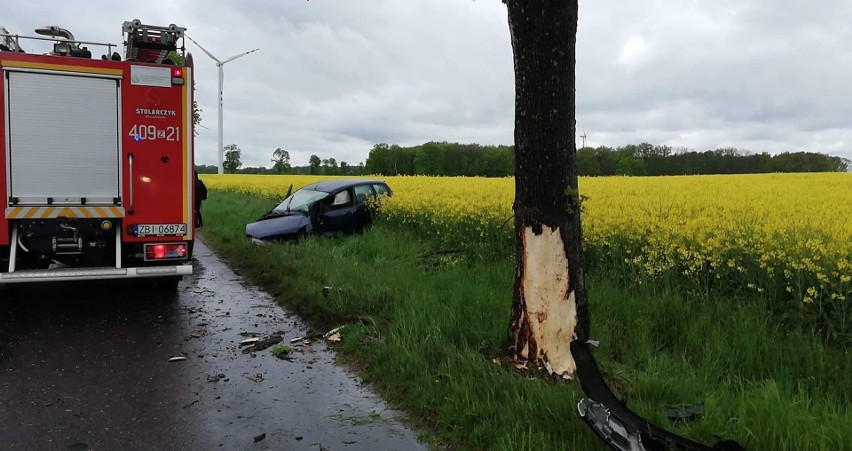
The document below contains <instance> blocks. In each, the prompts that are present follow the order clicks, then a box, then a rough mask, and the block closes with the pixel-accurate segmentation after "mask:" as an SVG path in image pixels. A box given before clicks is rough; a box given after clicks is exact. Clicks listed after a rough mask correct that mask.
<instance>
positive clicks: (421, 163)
mask: <svg viewBox="0 0 852 451" xmlns="http://www.w3.org/2000/svg"><path fill="white" fill-rule="evenodd" d="M366 166H367V172H368V173H370V174H381V175H446V176H459V175H464V176H484V177H505V176H507V175H514V174H515V150H514V148H513V147H512V146H481V145H479V144H459V143H447V142H428V143H426V144H423V145H420V146H414V147H401V146H398V145H396V144H392V145H388V144H384V143H381V144H376V145H375V146H373V148H372V150H370V154H369V156H367V165H366Z"/></svg>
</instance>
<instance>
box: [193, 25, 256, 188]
mask: <svg viewBox="0 0 852 451" xmlns="http://www.w3.org/2000/svg"><path fill="white" fill-rule="evenodd" d="M185 36H186V37H187V38H189V40H190V41H192V42H193V43H194V44H195V45H197V46H198V48H200V49H201V51H202V52H204V53H206V54H207V56H209V57H210V59H212V60H213V61H216V67H218V68H219V174H222V173H224V172H225V166H224V155H225V142H224V139H223V136H222V124H223V122H224V120H223V115H222V105H223V104H224V95H223V87H222V85H224V83H225V70H224V68H223V66H224V65H225V64H227V63H230V62H231V61H233V60H235V59H237V58H242V57H244V56H246V55H248V54H249V53H254V52H256V51H258V50H260V49H254V50H249V51H248V52H243V53H240V54H237V55H234V56H232V57H230V58H228V59H226V60H225V61H220V60H219V58H216V57H215V56H213V54H212V53H210V52H208V51H207V49H205V48H204V47H202V46H201V44H199V43H197V42H195V39H192V38H190V37H189V36H188V35H185Z"/></svg>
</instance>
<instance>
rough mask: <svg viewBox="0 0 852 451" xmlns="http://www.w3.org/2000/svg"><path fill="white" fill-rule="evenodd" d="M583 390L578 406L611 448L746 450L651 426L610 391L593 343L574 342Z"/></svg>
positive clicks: (728, 442)
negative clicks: (594, 354)
mask: <svg viewBox="0 0 852 451" xmlns="http://www.w3.org/2000/svg"><path fill="white" fill-rule="evenodd" d="M571 354H572V355H573V356H574V362H575V363H576V364H577V377H578V378H579V379H580V387H582V389H583V393H584V394H585V395H586V396H587V397H586V398H584V399H582V400H580V402H579V403H578V404H577V411H578V412H579V414H580V417H582V418H583V420H585V422H586V424H588V425H589V427H591V428H592V430H593V431H594V432H595V434H597V436H598V437H599V438H600V439H601V440H603V441H604V443H606V444H607V445H609V447H610V448H611V449H615V450H619V451H657V450H683V451H712V450H716V451H745V448H744V447H743V446H742V445H740V444H739V443H737V442H736V441H734V440H719V441H718V442H716V444H714V445H713V446H707V445H704V444H702V443H698V442H694V441H692V440H689V439H687V438H684V437H681V436H679V435H677V434H673V433H671V432H668V431H666V430H665V429H662V428H660V427H659V426H656V425H654V424H651V423H649V422H647V421H645V420H644V419H642V417H640V416H639V415H637V414H635V413H634V412H633V411H631V410H630V409H628V408H627V406H626V405H625V403H623V402H622V401H621V400H619V399H618V398H617V397H616V396H615V394H614V393H613V392H612V391H611V390H610V389H609V386H607V384H606V381H604V379H603V376H602V375H601V372H600V369H599V368H598V364H597V362H596V361H595V358H594V357H593V356H592V351H591V345H590V343H589V342H580V341H577V340H575V341H573V342H571Z"/></svg>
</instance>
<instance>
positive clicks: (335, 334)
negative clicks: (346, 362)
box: [322, 326, 345, 343]
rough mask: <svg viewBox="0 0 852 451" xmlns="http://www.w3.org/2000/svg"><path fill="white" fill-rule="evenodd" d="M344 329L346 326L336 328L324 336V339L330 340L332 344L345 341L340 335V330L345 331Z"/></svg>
mask: <svg viewBox="0 0 852 451" xmlns="http://www.w3.org/2000/svg"><path fill="white" fill-rule="evenodd" d="M344 327H345V326H340V327H335V328H334V329H331V330H330V331H328V332H326V333H325V334H323V336H322V338H325V339H326V340H328V341H330V342H332V343H337V342H339V341H340V340H342V339H343V338H342V336H341V335H340V330H341V329H343V328H344Z"/></svg>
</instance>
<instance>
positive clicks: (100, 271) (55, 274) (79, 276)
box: [0, 263, 192, 284]
mask: <svg viewBox="0 0 852 451" xmlns="http://www.w3.org/2000/svg"><path fill="white" fill-rule="evenodd" d="M189 274H192V264H190V263H186V264H179V265H168V266H145V267H138V268H115V267H104V268H56V269H29V270H21V271H15V272H12V273H0V284H4V283H24V282H57V281H70V280H104V279H129V278H141V277H169V276H185V275H189Z"/></svg>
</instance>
